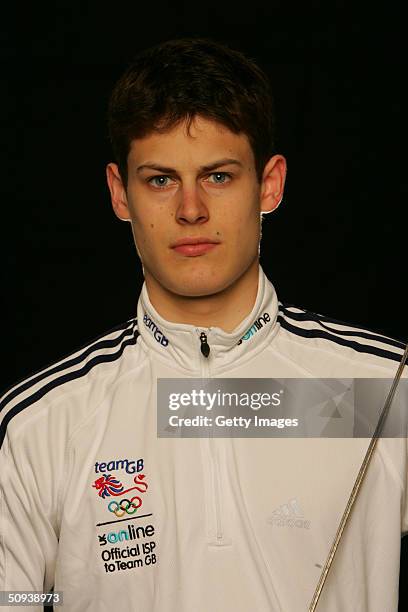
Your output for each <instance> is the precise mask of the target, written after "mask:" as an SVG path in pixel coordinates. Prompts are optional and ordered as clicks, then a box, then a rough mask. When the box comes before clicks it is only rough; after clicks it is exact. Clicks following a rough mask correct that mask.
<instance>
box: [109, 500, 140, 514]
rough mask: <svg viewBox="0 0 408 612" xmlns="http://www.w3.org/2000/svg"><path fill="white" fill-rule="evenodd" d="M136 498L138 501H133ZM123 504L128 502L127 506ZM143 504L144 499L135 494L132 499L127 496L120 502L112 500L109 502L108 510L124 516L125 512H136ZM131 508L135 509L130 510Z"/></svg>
mask: <svg viewBox="0 0 408 612" xmlns="http://www.w3.org/2000/svg"><path fill="white" fill-rule="evenodd" d="M135 499H136V500H137V502H136V503H134V501H133V500H135ZM123 504H127V505H126V506H125V505H123ZM141 505H142V500H141V499H140V497H139V496H138V495H135V497H132V498H131V499H130V500H129V499H126V498H124V499H121V500H120V502H119V504H118V502H117V501H111V502H110V503H109V504H108V510H109V512H113V513H114V514H115V516H117V517H120V516H123V515H124V514H134V513H135V512H136V510H137V509H138V508H140V506H141ZM115 506H116V508H115ZM129 508H133V510H129Z"/></svg>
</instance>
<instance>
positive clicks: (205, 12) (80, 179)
mask: <svg viewBox="0 0 408 612" xmlns="http://www.w3.org/2000/svg"><path fill="white" fill-rule="evenodd" d="M306 5H307V6H306ZM4 23H5V24H6V25H5V26H4V25H3V31H2V34H3V35H2V54H1V68H2V76H3V78H2V81H3V85H5V88H4V93H3V94H2V113H1V115H2V119H3V127H2V136H3V154H4V160H3V162H2V165H1V167H2V170H3V172H2V190H3V194H2V241H1V242H2V246H1V248H2V254H1V261H2V264H3V265H2V281H1V282H2V287H3V330H4V331H3V337H2V353H3V359H2V376H1V389H4V388H6V387H7V386H8V385H11V384H12V383H13V382H16V381H17V380H18V379H20V378H22V377H24V376H26V375H28V374H30V373H31V372H33V371H34V370H37V369H39V368H41V367H43V366H45V365H47V364H48V363H50V362H52V361H55V360H57V359H59V358H61V357H63V356H65V355H66V354H67V353H69V352H70V351H73V350H75V349H76V348H78V347H79V346H80V345H82V344H84V343H86V342H87V341H89V340H91V339H92V338H93V337H95V336H96V335H98V334H101V333H103V332H104V331H105V330H107V329H110V328H111V327H113V326H114V325H116V324H117V323H119V322H121V321H124V320H125V319H127V318H130V317H131V316H134V315H135V310H136V302H137V297H138V294H139V291H140V288H141V283H142V274H141V266H140V263H139V261H138V258H137V254H136V251H135V249H134V246H133V242H132V236H131V231H130V225H129V224H127V223H126V224H125V223H121V222H120V221H118V220H117V219H116V217H114V215H113V213H112V212H111V208H110V199H109V194H108V189H107V187H106V182H105V166H106V163H107V162H109V161H112V155H111V150H110V145H109V142H108V138H107V129H106V107H107V101H108V96H109V93H110V91H111V89H112V86H113V84H114V82H115V81H116V79H117V78H118V77H119V76H120V74H121V72H122V71H123V70H124V68H125V67H126V65H127V64H128V62H130V61H131V59H132V57H133V55H134V54H135V53H136V52H137V51H138V50H139V49H142V48H144V47H146V46H150V45H153V44H155V43H158V42H161V41H163V40H166V39H169V38H176V37H181V36H209V37H212V38H214V39H215V40H218V41H221V42H225V43H228V44H230V45H231V46H232V47H236V48H238V49H240V50H242V51H244V52H246V53H247V54H248V55H249V56H250V57H252V58H253V59H255V60H256V61H258V63H259V64H260V65H261V66H262V67H263V69H264V70H265V71H266V72H267V73H268V74H269V76H270V77H271V80H272V83H273V87H274V92H275V100H276V106H277V116H278V124H279V134H278V138H279V149H280V152H281V153H283V154H284V155H285V156H286V158H287V161H288V178H287V187H286V192H285V196H284V200H283V202H282V204H281V206H280V207H279V209H278V211H276V212H275V213H273V214H272V215H269V216H268V217H267V218H266V220H265V222H264V227H263V241H262V257H261V263H262V265H263V268H264V270H265V272H266V274H267V275H268V277H269V278H270V279H271V281H272V282H273V284H274V286H275V288H276V290H277V293H278V297H279V298H280V299H282V300H284V301H288V302H291V303H293V304H296V305H298V306H303V307H305V308H308V309H310V310H313V311H316V312H319V313H324V314H326V315H328V316H332V317H334V318H336V319H339V320H343V321H347V322H349V323H357V324H361V325H362V326H365V327H368V328H372V329H374V330H377V331H380V332H382V333H384V334H387V335H391V336H393V337H395V338H398V339H401V340H404V341H406V340H407V339H408V324H407V316H406V306H405V304H406V301H405V298H406V285H407V283H406V281H407V275H406V261H405V260H406V257H404V256H405V253H406V244H407V222H406V206H407V204H406V202H407V171H406V167H405V166H406V155H405V147H406V137H405V134H404V132H405V124H406V100H404V99H403V93H404V88H405V80H406V71H407V65H406V46H405V32H404V26H403V24H404V23H405V21H404V19H403V14H402V3H401V5H399V4H392V3H383V5H382V6H381V7H378V6H377V7H375V6H372V5H370V4H369V3H367V4H365V3H363V4H362V3H340V2H323V1H322V2H308V3H304V2H298V3H296V2H295V3H294V2H274V1H271V2H268V3H267V4H261V3H259V4H257V3H256V2H251V3H250V4H248V5H246V6H243V5H240V6H239V5H237V4H236V3H231V2H224V3H222V4H218V5H212V4H208V3H206V4H205V5H204V4H194V3H191V4H186V5H182V4H180V5H178V4H177V5H175V4H173V3H169V4H168V5H160V4H153V3H143V4H142V3H139V2H132V3H126V2H124V3H117V5H116V6H115V5H114V3H110V4H104V3H96V2H95V3H89V2H82V3H81V4H79V3H77V4H75V3H68V2H65V3H58V4H57V3H56V4H55V5H52V4H47V3H46V4H40V3H38V4H32V5H31V4H30V6H26V7H24V5H23V6H22V7H21V9H19V13H18V14H17V15H14V20H13V21H12V20H11V18H10V19H4ZM405 548H406V546H405V545H404V540H403V555H402V567H401V582H403V581H404V579H405V578H406V571H407V568H406V562H405V556H406V553H405ZM379 554H381V552H380V551H379ZM407 603H408V599H406V598H403V595H402V594H401V598H400V610H403V609H406V607H407Z"/></svg>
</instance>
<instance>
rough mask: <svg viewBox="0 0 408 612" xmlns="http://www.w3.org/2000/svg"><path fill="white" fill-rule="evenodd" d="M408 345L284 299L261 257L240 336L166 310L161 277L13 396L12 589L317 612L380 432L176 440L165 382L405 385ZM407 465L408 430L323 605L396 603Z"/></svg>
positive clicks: (205, 610) (261, 611)
mask: <svg viewBox="0 0 408 612" xmlns="http://www.w3.org/2000/svg"><path fill="white" fill-rule="evenodd" d="M265 315H268V316H265ZM257 321H258V324H257V325H256V322H257ZM203 332H204V333H205V334H206V336H207V343H208V346H209V347H210V354H209V355H208V357H205V356H204V354H203V352H202V351H201V350H200V349H201V344H202V343H201V341H200V334H201V333H203ZM403 352H404V344H403V343H402V342H398V341H396V340H393V339H391V338H388V337H384V336H382V335H379V334H377V333H374V332H371V331H367V330H365V329H362V328H360V327H357V326H354V325H347V324H344V323H340V322H338V321H335V320H332V319H328V318H327V317H324V316H322V315H318V314H315V313H311V312H308V311H306V310H304V309H301V308H297V307H294V306H289V305H284V304H282V303H281V302H279V301H278V299H277V295H276V292H275V290H274V287H273V285H272V284H271V283H270V281H269V280H268V278H267V277H266V276H265V274H264V272H263V270H262V268H261V267H259V283H258V294H257V298H256V302H255V305H254V307H253V309H252V311H251V313H250V314H249V315H248V316H247V317H246V318H245V320H243V321H242V322H241V324H240V325H239V326H238V327H237V328H236V329H235V330H234V331H233V332H231V333H226V332H224V331H223V330H221V329H220V328H217V327H213V328H209V329H198V328H196V327H195V326H193V325H186V324H177V323H173V322H169V321H166V320H164V319H163V318H162V317H161V316H160V315H159V314H158V313H157V312H156V311H155V309H154V308H153V307H152V304H151V303H150V301H149V297H148V294H147V290H146V286H145V285H144V286H143V289H142V292H141V294H140V298H139V301H138V306H137V318H134V319H131V320H129V321H127V322H125V323H124V324H123V325H120V326H118V327H116V328H115V329H114V330H112V331H110V332H108V333H107V334H105V335H104V336H103V337H100V338H98V339H96V340H95V341H93V342H92V343H90V344H89V345H87V346H86V347H83V348H82V349H81V350H78V351H77V352H75V353H73V354H71V355H70V356H68V357H66V358H64V359H62V360H61V361H59V362H57V363H55V364H53V365H51V366H49V367H47V368H45V369H43V370H42V371H40V372H37V373H36V374H34V375H32V376H31V377H29V378H27V379H26V380H24V381H22V382H20V383H19V384H17V385H16V386H14V387H13V388H11V389H10V390H9V391H8V392H7V393H5V394H4V396H3V398H2V400H1V404H0V409H1V411H0V444H1V449H0V485H1V499H0V538H1V540H0V544H1V546H0V590H7V591H11V590H15V591H17V590H18V591H22V590H33V591H34V590H36V591H43V590H44V591H45V592H46V591H49V590H50V589H52V588H53V587H54V591H62V593H63V602H64V604H63V606H62V607H61V608H59V607H57V606H56V607H55V608H54V610H56V611H58V610H65V611H66V612H111V611H112V610H114V609H117V610H121V611H122V610H123V611H129V612H130V611H132V612H254V611H256V612H306V611H307V609H308V605H309V603H310V600H311V598H312V595H313V593H314V590H315V587H316V584H317V582H318V579H319V576H320V573H321V568H322V566H323V565H324V563H325V561H326V557H327V554H328V551H329V549H330V545H331V543H332V540H333V538H334V536H335V533H336V530H337V527H338V523H339V521H340V518H341V516H342V514H343V511H344V508H345V505H346V502H347V499H348V497H349V494H350V491H351V488H352V486H353V483H354V480H355V478H356V475H357V473H358V470H359V468H360V464H361V462H362V460H363V457H364V454H365V452H366V449H367V447H368V444H369V441H370V440H369V439H368V438H356V439H352V438H351V439H346V438H299V439H295V438H286V439H283V438H256V439H253V438H252V439H248V438H231V437H229V438H208V437H206V438H159V437H158V436H157V430H156V416H157V415H156V383H157V379H158V378H176V377H180V378H190V377H194V378H200V377H219V378H222V377H227V378H279V377H281V378H301V377H313V378H315V377H320V378H347V377H350V378H356V377H362V378H367V377H368V378H390V379H392V378H393V377H394V375H395V373H396V371H397V368H398V365H399V362H400V360H401V357H402V355H403ZM407 370H408V368H407V367H405V368H404V374H403V376H404V377H407ZM407 474H408V472H407V438H406V437H400V438H382V439H379V441H378V444H377V447H376V449H375V452H374V455H373V458H372V461H371V464H370V466H369V469H368V472H367V476H366V479H365V481H364V483H363V486H362V489H361V492H360V495H359V497H358V499H357V501H356V504H355V506H354V508H353V510H352V513H351V516H350V521H349V523H348V525H347V527H346V530H345V533H344V535H343V538H342V540H341V542H340V545H339V549H338V551H337V555H336V557H335V560H334V563H333V566H332V568H331V571H330V574H329V577H328V580H327V582H326V585H325V587H324V589H323V592H322V596H321V600H320V602H319V605H318V608H317V610H318V611H319V612H349V611H352V612H396V610H397V607H398V578H399V560H400V541H401V534H402V533H404V532H406V531H408V505H407ZM4 609H7V610H16V609H23V608H20V607H17V608H16V607H10V608H9V607H7V608H4ZM39 609H40V608H39V607H24V610H39Z"/></svg>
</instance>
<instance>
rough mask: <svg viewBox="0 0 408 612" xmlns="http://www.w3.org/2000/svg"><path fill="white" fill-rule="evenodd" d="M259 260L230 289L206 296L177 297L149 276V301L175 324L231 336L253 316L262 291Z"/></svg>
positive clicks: (162, 315)
mask: <svg viewBox="0 0 408 612" xmlns="http://www.w3.org/2000/svg"><path fill="white" fill-rule="evenodd" d="M258 275H259V260H258V259H256V260H254V262H253V263H252V264H251V265H250V267H249V268H248V269H247V270H246V271H245V272H244V274H242V275H241V276H240V277H239V278H238V279H236V280H235V281H234V282H233V283H232V284H231V285H229V286H228V287H227V288H226V289H223V290H222V291H219V292H218V293H214V294H212V295H205V296H198V297H196V296H194V297H190V296H184V295H177V294H175V293H172V292H171V291H169V290H167V289H165V288H164V287H163V286H161V285H160V284H159V283H158V282H157V281H156V280H155V279H154V278H153V277H152V276H151V275H150V274H149V273H147V271H146V274H145V281H146V288H147V292H148V295H149V299H150V301H151V303H152V305H153V307H154V308H155V310H156V311H157V312H158V313H159V315H160V316H161V317H163V318H164V319H166V320H167V321H170V322H173V323H186V324H188V325H197V326H198V327H219V328H221V329H223V330H224V331H225V332H231V331H232V330H233V329H235V327H237V325H239V323H240V322H241V321H243V319H245V317H246V316H247V315H248V314H249V313H250V312H251V310H252V308H253V306H254V304H255V300H256V296H257V291H258Z"/></svg>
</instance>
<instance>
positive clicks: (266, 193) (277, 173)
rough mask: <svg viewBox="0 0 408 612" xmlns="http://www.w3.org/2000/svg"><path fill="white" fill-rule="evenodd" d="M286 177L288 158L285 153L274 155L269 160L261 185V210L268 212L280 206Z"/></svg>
mask: <svg viewBox="0 0 408 612" xmlns="http://www.w3.org/2000/svg"><path fill="white" fill-rule="evenodd" d="M285 179H286V159H285V158H284V157H283V155H274V156H273V157H271V159H270V160H269V161H268V162H267V164H266V166H265V168H264V171H263V174H262V185H261V196H260V204H261V212H262V213H268V212H272V211H273V210H275V209H276V208H278V206H279V204H280V203H281V201H282V198H283V190H284V188H285Z"/></svg>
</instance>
